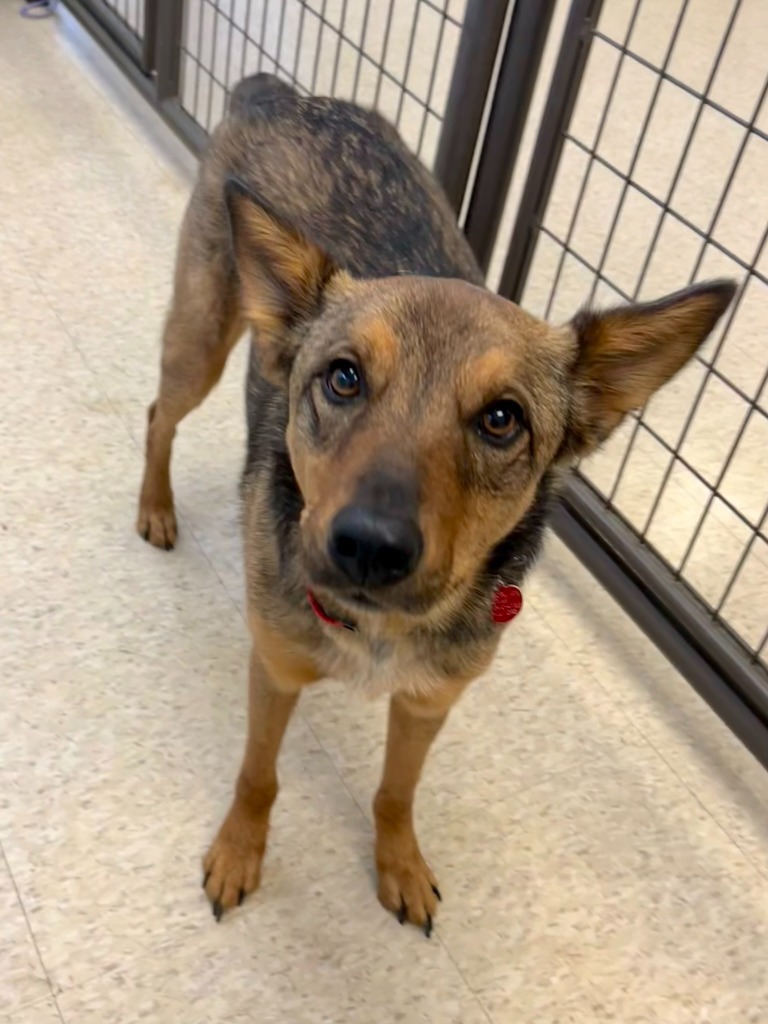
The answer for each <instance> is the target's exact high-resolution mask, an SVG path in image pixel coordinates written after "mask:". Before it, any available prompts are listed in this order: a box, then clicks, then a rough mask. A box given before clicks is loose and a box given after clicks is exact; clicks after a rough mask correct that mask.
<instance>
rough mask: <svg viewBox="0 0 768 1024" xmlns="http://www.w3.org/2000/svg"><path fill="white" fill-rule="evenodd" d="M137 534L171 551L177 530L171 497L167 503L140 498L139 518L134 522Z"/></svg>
mask: <svg viewBox="0 0 768 1024" xmlns="http://www.w3.org/2000/svg"><path fill="white" fill-rule="evenodd" d="M136 529H137V531H138V533H139V536H141V537H143V538H144V540H146V541H149V543H150V544H152V545H154V547H156V548H164V549H165V550H166V551H171V550H172V549H173V547H174V545H175V544H176V539H177V537H178V534H179V531H178V527H177V525H176V513H175V512H174V510H173V499H171V500H170V503H167V504H156V503H152V502H149V501H145V500H144V498H142V500H141V503H140V504H139V518H138V520H137V522H136Z"/></svg>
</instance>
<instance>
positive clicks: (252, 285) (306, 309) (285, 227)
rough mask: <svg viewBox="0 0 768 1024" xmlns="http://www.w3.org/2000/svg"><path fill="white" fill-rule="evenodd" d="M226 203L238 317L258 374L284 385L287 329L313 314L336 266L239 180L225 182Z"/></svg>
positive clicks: (289, 358)
mask: <svg viewBox="0 0 768 1024" xmlns="http://www.w3.org/2000/svg"><path fill="white" fill-rule="evenodd" d="M226 202H227V210H228V213H229V224H230V231H231V235H232V246H233V249H234V256H235V263H236V266H237V273H238V276H239V278H240V297H241V303H242V311H243V316H244V317H245V319H246V320H247V321H248V322H249V323H250V324H251V325H252V326H253V327H255V328H256V345H257V348H258V352H259V362H260V369H261V372H262V373H263V374H264V376H265V377H266V378H267V379H268V380H270V381H272V383H274V384H277V385H278V386H281V387H284V386H285V385H286V383H287V380H288V376H289V374H290V372H291V366H292V365H293V360H294V357H295V355H296V342H295V340H293V339H292V337H291V328H292V327H294V326H295V325H296V324H298V323H300V322H301V321H302V320H308V319H311V318H312V317H313V316H315V315H317V313H318V312H319V311H320V308H321V306H322V301H323V293H324V291H325V289H326V287H327V286H328V283H329V282H330V280H331V278H332V277H333V276H334V275H335V274H336V273H337V269H336V267H335V265H334V264H333V261H332V260H331V259H330V257H329V256H328V255H327V254H326V253H325V252H323V250H322V249H320V248H319V247H318V246H316V245H314V244H313V243H312V242H310V241H309V240H308V239H306V238H304V237H303V236H302V235H301V234H300V233H299V232H298V231H296V230H295V229H294V228H293V227H292V226H291V225H290V224H287V223H286V222H285V221H284V220H283V219H282V218H281V217H279V215H278V214H276V213H275V212H274V211H273V210H271V209H269V208H268V207H267V206H266V205H265V204H264V203H263V202H262V201H260V200H259V199H258V197H256V196H255V195H254V194H253V193H252V192H251V191H250V189H249V188H248V187H247V186H246V185H244V184H243V183H242V182H241V181H238V180H237V179H234V178H230V179H229V180H228V181H227V184H226Z"/></svg>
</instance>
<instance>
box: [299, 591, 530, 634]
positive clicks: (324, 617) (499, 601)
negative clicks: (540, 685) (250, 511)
mask: <svg viewBox="0 0 768 1024" xmlns="http://www.w3.org/2000/svg"><path fill="white" fill-rule="evenodd" d="M307 600H308V601H309V607H310V608H311V609H312V611H313V612H314V613H315V615H316V616H317V617H318V619H320V621H321V622H324V623H325V625H326V626H336V627H337V628H339V629H349V630H351V631H352V632H353V633H354V632H356V630H357V626H356V625H355V624H354V623H353V622H347V621H345V620H344V619H334V618H332V617H331V616H330V615H329V614H328V612H327V611H326V610H325V608H323V606H322V605H321V604H320V602H319V601H318V600H317V598H316V597H315V595H314V594H313V593H312V591H311V590H307ZM522 609H523V592H522V590H521V589H520V588H519V587H516V586H515V585H514V583H500V584H499V585H498V587H496V590H495V591H494V594H493V603H492V604H491V621H492V622H497V623H500V624H501V623H504V622H511V621H512V619H514V618H515V617H516V616H517V615H519V614H520V612H521V611H522Z"/></svg>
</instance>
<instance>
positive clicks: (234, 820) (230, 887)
mask: <svg viewBox="0 0 768 1024" xmlns="http://www.w3.org/2000/svg"><path fill="white" fill-rule="evenodd" d="M266 845H267V825H266V822H264V823H261V822H259V821H253V820H250V819H247V818H245V817H243V816H242V815H240V814H239V813H238V812H237V810H236V809H235V808H233V809H232V811H230V813H229V815H228V816H227V819H226V821H225V822H224V824H223V825H222V826H221V829H220V830H219V834H218V836H217V837H216V839H215V840H214V842H213V845H212V846H211V848H210V850H209V851H208V853H207V854H206V855H205V857H204V858H203V871H204V873H205V874H204V877H203V888H204V889H205V894H206V896H207V897H208V899H209V900H210V901H211V907H212V909H213V916H214V917H215V918H216V920H217V921H220V920H221V918H222V915H223V913H224V911H225V910H231V909H232V907H236V906H239V905H240V904H241V903H242V902H243V900H244V899H245V897H246V896H247V895H248V894H249V893H251V892H254V891H255V890H256V889H258V887H259V882H260V881H261V862H262V860H263V858H264V850H265V849H266Z"/></svg>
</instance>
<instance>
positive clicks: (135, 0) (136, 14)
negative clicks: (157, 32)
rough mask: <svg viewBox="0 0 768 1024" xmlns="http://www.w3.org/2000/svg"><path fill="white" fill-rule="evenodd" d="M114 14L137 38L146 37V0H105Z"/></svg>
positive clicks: (105, 4) (106, 5)
mask: <svg viewBox="0 0 768 1024" xmlns="http://www.w3.org/2000/svg"><path fill="white" fill-rule="evenodd" d="M103 2H104V6H105V7H108V8H109V9H110V11H112V13H113V14H116V15H117V17H118V18H119V19H120V21H122V23H123V24H124V25H125V26H126V28H128V29H130V31H131V32H132V33H133V34H134V35H135V36H136V38H137V39H142V38H143V37H144V4H145V0H103Z"/></svg>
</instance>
